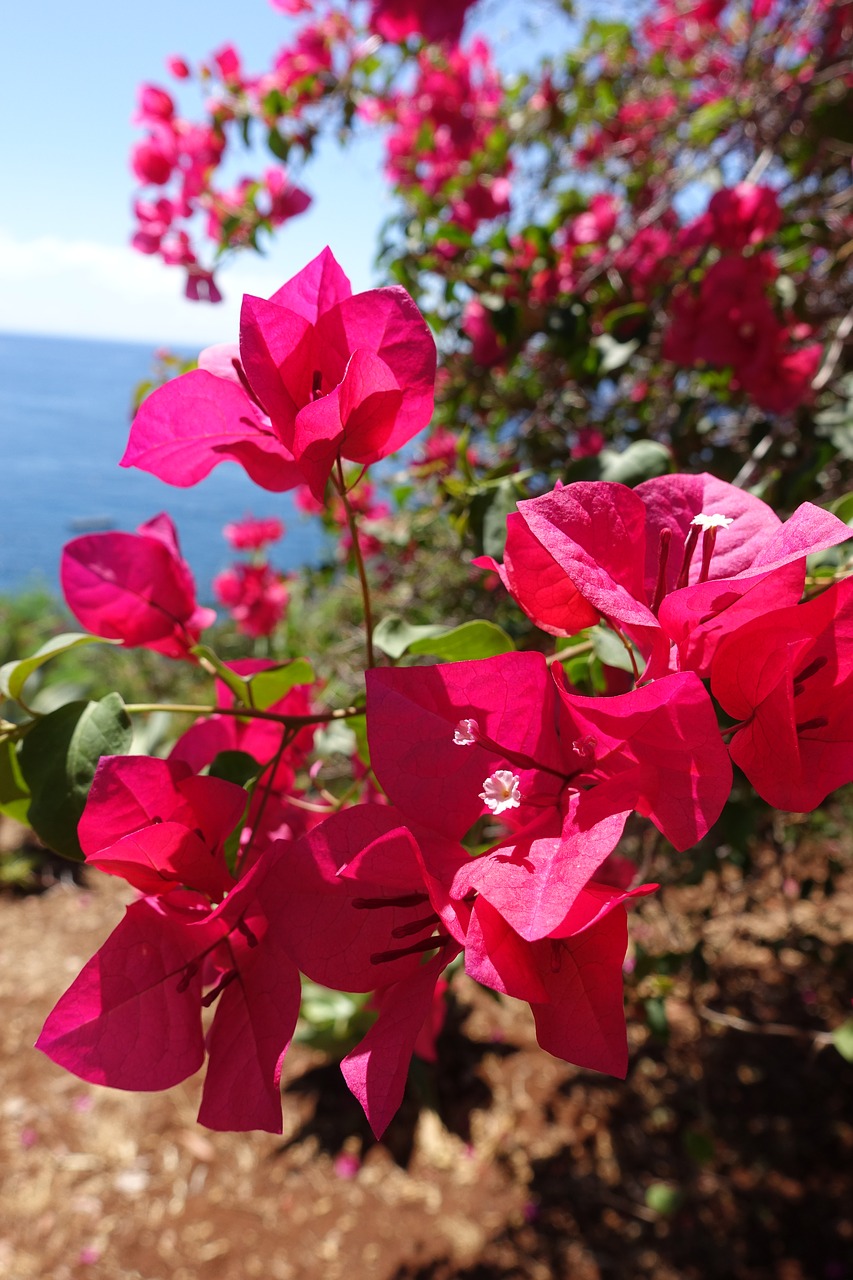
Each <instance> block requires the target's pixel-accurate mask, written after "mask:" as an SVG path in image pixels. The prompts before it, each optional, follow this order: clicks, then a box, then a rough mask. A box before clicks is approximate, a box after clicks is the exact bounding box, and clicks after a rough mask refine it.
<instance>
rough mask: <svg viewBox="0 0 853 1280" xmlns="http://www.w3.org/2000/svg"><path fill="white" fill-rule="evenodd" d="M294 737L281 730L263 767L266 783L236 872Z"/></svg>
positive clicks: (248, 847) (252, 842) (252, 841)
mask: <svg viewBox="0 0 853 1280" xmlns="http://www.w3.org/2000/svg"><path fill="white" fill-rule="evenodd" d="M295 737H296V730H288V729H286V728H285V729H282V731H281V742H280V743H279V744H278V750H277V751H276V753H275V755H274V756H273V758H272V759H271V760H268V761H267V763H266V764H265V765H264V767H263V770H262V775H263V774H264V773H266V774H267V781H266V782H265V783H264V787H263V793H262V795H261V801H260V804H259V805H258V811H257V813H256V814H255V815H254V820H253V822H252V834H251V835H250V836H249V839H248V841H247V842H246V847H245V849H243V850H242V852H238V856H237V870H238V871H239V869H240V863H242V862H245V860H246V858H247V856H248V854H249V852H250V851H251V848H252V845H253V844H254V843H255V837H256V836H257V834H258V831H259V830H260V827H261V820H262V819H263V816H264V810H265V809H266V807H267V801H268V800H269V798H270V792H271V791H272V788H273V783H274V782H275V773H276V769H277V768H278V766H279V764H280V762H281V757H282V756H283V755H284V750H285V747H289V746H290V744H291V743H292V742H293V740H294V738H295ZM235 878H236V877H235Z"/></svg>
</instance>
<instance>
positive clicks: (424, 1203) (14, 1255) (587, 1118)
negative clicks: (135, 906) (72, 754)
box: [0, 840, 853, 1280]
mask: <svg viewBox="0 0 853 1280" xmlns="http://www.w3.org/2000/svg"><path fill="white" fill-rule="evenodd" d="M786 860H787V862H786ZM806 881H807V882H808V883H807V885H806V888H805V889H804V884H805V882H806ZM127 900H128V895H127V892H126V890H125V889H124V887H123V886H122V885H121V884H119V883H117V882H115V881H109V880H108V879H107V878H105V877H100V876H97V875H91V876H88V877H87V880H86V884H85V885H84V886H83V887H82V888H81V887H79V886H76V885H75V884H74V883H72V882H71V881H69V880H60V882H59V883H56V884H54V885H53V887H51V888H50V889H49V890H47V891H46V892H42V893H39V894H31V895H29V896H15V895H11V894H5V895H3V896H0V996H2V1009H3V1018H2V1023H0V1043H2V1063H3V1067H2V1071H3V1077H2V1078H3V1089H2V1095H0V1150H1V1151H2V1155H1V1156H0V1158H2V1169H3V1173H2V1193H0V1276H2V1277H3V1278H4V1280H45V1278H49V1280H78V1278H79V1280H83V1278H84V1277H86V1278H89V1277H91V1278H92V1280H95V1278H98V1280H100V1278H104V1280H115V1278H117V1277H121V1278H124V1277H130V1278H134V1280H137V1278H138V1280H247V1278H250V1277H262V1278H263V1280H300V1278H302V1277H306V1278H313V1277H322V1280H339V1278H346V1280H361V1277H370V1278H371V1280H450V1278H451V1277H454V1278H456V1280H490V1278H492V1277H494V1278H496V1280H513V1278H515V1277H519V1278H522V1280H527V1278H529V1280H551V1278H552V1277H553V1278H556V1280H633V1277H654V1280H765V1278H768V1280H769V1278H772V1280H853V1066H851V1065H850V1064H849V1063H847V1062H845V1061H844V1060H843V1058H842V1057H841V1056H840V1055H839V1053H837V1052H836V1050H835V1049H834V1048H833V1047H832V1046H831V1045H829V1044H826V1043H824V1038H822V1036H821V1034H820V1033H821V1031H822V1030H824V1029H825V1028H826V1027H827V1026H830V1027H832V1026H834V1025H837V1024H838V1023H839V1022H841V1021H842V1020H843V1019H844V1017H845V1016H846V1014H847V1012H849V1008H850V997H851V995H853V966H851V955H853V854H852V853H851V849H850V847H849V841H847V842H845V841H843V840H835V841H833V842H830V843H827V842H824V844H823V845H822V846H821V847H820V848H815V849H811V850H810V849H809V848H808V847H805V848H803V847H801V848H799V849H798V850H797V861H796V868H795V869H794V868H793V867H792V865H791V851H790V849H787V850H786V849H785V848H782V849H781V850H780V849H778V848H777V849H771V848H768V849H766V850H764V851H763V853H762V854H760V855H759V856H757V857H756V858H755V859H754V860H753V863H752V866H751V869H750V870H749V871H747V872H744V873H742V872H741V871H738V870H737V869H736V868H735V867H733V866H731V865H730V864H720V865H719V866H717V867H713V868H711V869H709V870H707V871H706V872H705V874H704V875H703V876H701V877H699V883H697V884H695V885H694V886H692V887H687V888H674V887H672V888H668V889H664V890H663V891H662V892H661V893H660V894H659V895H657V896H656V897H655V898H654V899H649V900H647V902H646V903H644V904H643V907H642V909H641V911H640V912H637V913H636V915H635V918H634V920H633V922H632V933H633V935H634V937H635V938H636V937H639V938H640V939H641V940H642V942H643V945H644V946H645V947H646V948H647V949H649V950H650V951H652V952H653V953H654V954H656V955H660V954H661V953H662V952H666V953H668V955H669V957H670V959H669V960H668V961H666V962H661V963H659V964H658V966H657V974H656V975H655V974H652V975H649V974H644V972H643V966H642V965H640V966H639V967H638V969H637V971H636V972H635V973H634V974H633V975H631V976H630V977H629V980H628V1006H629V1024H630V1035H631V1046H632V1054H631V1067H630V1071H629V1076H628V1079H627V1081H626V1082H625V1083H624V1084H623V1083H621V1082H619V1081H614V1080H609V1079H606V1078H604V1077H601V1076H597V1075H595V1074H594V1073H590V1072H584V1071H579V1070H577V1069H575V1068H573V1067H569V1066H566V1065H565V1064H564V1063H561V1062H558V1061H556V1060H555V1059H553V1058H551V1057H549V1056H548V1055H547V1054H545V1053H543V1052H542V1051H541V1050H540V1049H538V1047H537V1046H536V1044H535V1040H534V1037H533V1033H532V1024H531V1021H530V1018H529V1016H528V1013H527V1010H526V1009H525V1008H523V1007H522V1006H520V1005H518V1004H516V1003H515V1002H511V1001H508V1002H505V1003H501V1002H498V1001H496V1000H493V999H492V998H491V997H490V996H488V995H487V994H486V993H484V992H483V991H481V990H479V989H478V988H476V987H475V986H474V985H473V984H472V983H471V982H470V981H469V980H468V979H466V978H465V977H464V975H461V976H459V977H457V978H456V979H454V982H453V987H452V994H453V1000H452V1005H451V1010H450V1015H449V1017H448V1021H447V1025H446V1027H445V1029H444V1032H443V1033H442V1037H441V1040H440V1045H439V1048H440V1060H439V1066H438V1067H437V1068H431V1067H428V1066H427V1065H426V1064H417V1069H416V1070H415V1071H414V1072H413V1078H412V1080H411V1081H410V1088H409V1092H408V1095H407V1099H406V1102H405V1104H404V1107H403V1109H402V1112H401V1114H400V1115H399V1116H398V1118H397V1119H396V1121H395V1122H394V1124H393V1125H392V1127H391V1129H390V1131H389V1133H388V1134H387V1136H386V1139H385V1141H384V1142H383V1143H381V1144H376V1143H374V1142H373V1141H372V1139H371V1138H370V1136H369V1133H368V1130H367V1128H366V1125H365V1123H364V1120H363V1118H362V1116H361V1113H360V1111H359V1108H358V1107H357V1105H356V1104H355V1103H354V1102H353V1100H352V1099H351V1098H350V1096H349V1094H348V1092H347V1090H346V1089H345V1087H344V1086H343V1084H342V1082H341V1080H340V1076H339V1073H338V1070H337V1067H336V1066H334V1065H330V1064H329V1063H328V1061H327V1060H326V1059H324V1058H323V1057H321V1056H320V1055H318V1054H316V1053H315V1052H313V1051H310V1050H308V1049H306V1048H304V1047H301V1046H297V1047H296V1048H295V1049H294V1050H293V1051H292V1053H291V1055H290V1056H289V1058H288V1061H287V1063H286V1067H285V1080H284V1129H285V1131H284V1135H283V1137H282V1138H277V1137H273V1136H269V1135H266V1134H249V1135H237V1134H217V1133H209V1132H207V1131H206V1130H203V1129H200V1128H199V1127H198V1126H197V1125H196V1123H195V1111H196V1108H197V1105H198V1097H199V1087H198V1081H197V1080H190V1081H188V1082H187V1083H186V1084H185V1085H183V1086H181V1087H180V1088H177V1089H175V1090H172V1091H171V1092H170V1093H168V1094H147V1095H128V1094H123V1093H120V1092H116V1091H113V1090H108V1089H101V1088H96V1087H94V1086H89V1085H87V1084H84V1083H82V1082H81V1081H79V1080H77V1079H75V1078H74V1077H72V1076H70V1075H67V1074H66V1073H65V1072H63V1071H62V1070H60V1069H59V1068H57V1067H55V1066H54V1065H53V1064H52V1063H51V1062H49V1061H48V1060H47V1059H46V1058H44V1057H42V1055H40V1054H39V1053H37V1052H35V1051H34V1050H33V1049H32V1047H31V1046H32V1044H33V1041H34V1039H35V1038H36V1036H37V1034H38V1031H39V1028H40V1026H41V1023H42V1021H43V1019H44V1017H45V1015H46V1014H47V1012H48V1011H49V1009H50V1008H51V1006H52V1004H53V1002H54V1001H55V1000H56V998H57V997H58V996H59V995H60V994H61V992H62V991H63V990H64V989H65V987H66V986H67V985H68V983H69V981H70V980H71V979H72V978H73V977H74V976H75V974H76V973H77V971H78V970H79V968H80V966H81V965H82V963H83V962H84V961H85V960H86V959H87V958H88V957H89V956H90V955H91V954H92V952H93V951H94V950H95V948H96V947H97V946H98V945H99V943H100V942H101V940H102V939H103V938H104V937H105V936H106V934H107V933H108V932H109V931H110V929H111V928H112V927H113V926H114V925H115V924H116V923H117V921H118V918H119V916H120V914H121V908H122V904H123V903H124V902H126V901H127ZM673 957H675V958H676V960H677V961H678V962H677V963H674V961H673ZM685 957H687V959H685ZM667 964H669V966H670V968H671V969H673V971H674V976H672V977H671V978H662V977H661V972H662V969H663V970H665V969H666V966H667ZM706 966H708V967H706ZM646 1000H651V1002H652V1003H651V1005H648V1006H646V1005H645V1004H644V1002H645V1001H646ZM644 1009H648V1010H649V1011H650V1013H651V1014H653V1013H654V1011H655V1009H656V1010H657V1011H658V1019H657V1020H656V1019H655V1018H654V1017H652V1018H651V1020H652V1023H653V1025H656V1026H658V1034H657V1035H655V1034H654V1033H653V1032H652V1031H651V1030H650V1029H649V1026H648V1025H647V1022H646V1018H645V1016H644ZM661 1009H663V1010H665V1013H666V1015H667V1021H668V1031H667V1029H666V1028H665V1027H663V1026H662V1025H659V1014H660V1010H661ZM709 1011H710V1015H709ZM718 1014H722V1016H723V1018H724V1019H726V1018H729V1019H731V1018H741V1019H745V1020H747V1021H749V1022H754V1023H757V1024H761V1025H762V1026H763V1027H764V1028H765V1031H764V1032H763V1033H761V1034H759V1033H758V1032H755V1031H743V1030H738V1029H736V1028H735V1027H733V1026H732V1025H730V1024H727V1023H725V1022H724V1023H723V1024H721V1023H720V1022H713V1021H708V1017H709V1016H711V1017H714V1016H715V1015H718ZM768 1024H770V1026H771V1027H772V1026H774V1025H781V1026H782V1027H783V1028H786V1029H793V1031H794V1034H787V1033H784V1032H782V1033H771V1034H767V1032H766V1028H767V1025H768Z"/></svg>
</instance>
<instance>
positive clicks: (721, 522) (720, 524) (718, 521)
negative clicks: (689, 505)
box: [690, 514, 734, 529]
mask: <svg viewBox="0 0 853 1280" xmlns="http://www.w3.org/2000/svg"><path fill="white" fill-rule="evenodd" d="M733 520H734V516H721V515H719V514H718V515H713V516H705V515H701V514H700V515H698V516H694V517H693V519H692V520H691V521H690V523H691V524H698V526H699V528H700V529H727V528H728V527H729V525H730V524H731V523H732V522H733Z"/></svg>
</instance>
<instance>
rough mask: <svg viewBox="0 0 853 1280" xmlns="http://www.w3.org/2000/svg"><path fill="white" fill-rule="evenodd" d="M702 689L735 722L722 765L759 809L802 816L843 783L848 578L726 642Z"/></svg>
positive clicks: (847, 765)
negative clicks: (727, 763)
mask: <svg viewBox="0 0 853 1280" xmlns="http://www.w3.org/2000/svg"><path fill="white" fill-rule="evenodd" d="M711 687H712V689H713V692H714V696H715V697H716V698H717V699H718V700H719V702H720V705H721V706H722V707H723V710H724V711H727V712H728V713H729V715H732V716H735V717H736V718H737V719H738V720H741V721H743V723H742V725H741V726H740V727H739V728H738V730H737V732H736V733H735V735H734V737H733V738H732V740H731V743H730V748H729V749H730V751H731V755H732V759H733V760H734V761H735V763H736V764H738V765H739V766H740V768H741V769H743V771H744V773H745V774H746V776H747V777H748V778H749V780H750V782H751V783H752V785H753V786H754V787H755V789H756V791H757V792H758V794H759V795H760V796H762V797H763V798H764V799H765V800H767V801H768V803H769V804H772V805H774V806H775V807H776V808H778V809H793V810H797V811H800V812H807V811H809V810H811V809H814V808H816V806H817V805H819V804H820V803H821V801H822V800H823V799H825V797H826V796H827V795H829V793H830V791H834V790H835V788H836V787H840V786H843V785H844V784H845V783H847V782H850V781H853V580H851V579H847V580H845V581H844V582H839V583H837V584H836V585H835V586H833V587H830V588H829V590H827V591H825V592H824V593H823V594H822V595H820V596H818V597H817V598H816V599H814V600H810V601H808V602H807V603H805V604H799V605H796V606H795V607H793V608H790V609H780V610H777V611H776V612H773V613H768V614H767V615H765V616H764V617H760V618H754V619H753V620H752V621H751V622H748V623H747V624H746V625H745V626H743V627H741V629H740V630H739V631H736V632H735V633H734V634H733V635H731V636H727V637H726V638H725V639H724V640H723V641H722V642H721V644H720V646H719V648H718V649H717V654H716V657H715V658H714V665H713V668H712V671H711Z"/></svg>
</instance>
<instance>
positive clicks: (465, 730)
mask: <svg viewBox="0 0 853 1280" xmlns="http://www.w3.org/2000/svg"><path fill="white" fill-rule="evenodd" d="M479 732H480V726H479V725H478V724H477V721H476V720H460V721H459V723H458V725H457V726H456V732H455V733H454V735H453V741H454V742H455V743H456V745H457V747H473V745H474V743H475V742H476V741H477V736H478V734H479Z"/></svg>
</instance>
